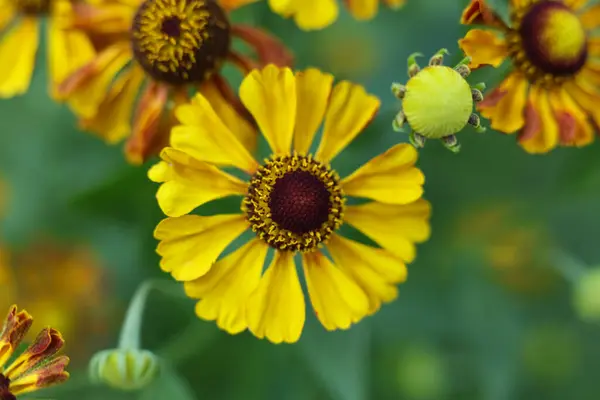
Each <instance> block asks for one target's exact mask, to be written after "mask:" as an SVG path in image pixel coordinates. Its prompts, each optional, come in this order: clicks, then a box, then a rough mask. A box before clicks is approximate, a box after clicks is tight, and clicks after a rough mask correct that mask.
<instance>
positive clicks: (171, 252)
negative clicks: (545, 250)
mask: <svg viewBox="0 0 600 400" xmlns="http://www.w3.org/2000/svg"><path fill="white" fill-rule="evenodd" d="M247 228H248V223H247V222H246V219H245V216H244V215H241V214H233V215H215V216H211V217H202V216H199V215H185V216H183V217H179V218H166V219H163V220H162V221H161V222H160V223H159V224H158V226H157V227H156V230H155V231H154V237H155V238H156V239H158V240H160V243H159V244H158V247H157V249H156V252H157V253H158V254H159V255H161V256H162V260H161V262H160V267H161V268H162V270H163V271H165V272H169V273H171V275H172V276H173V278H175V279H177V280H178V281H191V280H194V279H196V278H199V277H201V276H202V275H204V274H206V273H207V272H208V271H209V270H210V268H211V267H212V265H213V263H214V262H215V261H216V260H217V258H218V257H219V255H220V254H221V253H222V252H223V250H224V249H225V248H226V247H227V246H228V245H229V244H230V243H231V242H232V241H233V240H234V239H235V238H237V237H238V236H239V235H241V234H242V232H243V231H245V230H246V229H247Z"/></svg>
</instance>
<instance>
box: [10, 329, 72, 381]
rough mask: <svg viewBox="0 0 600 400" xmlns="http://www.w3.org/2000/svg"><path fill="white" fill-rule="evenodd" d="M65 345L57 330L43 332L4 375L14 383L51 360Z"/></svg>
mask: <svg viewBox="0 0 600 400" xmlns="http://www.w3.org/2000/svg"><path fill="white" fill-rule="evenodd" d="M64 344H65V341H64V339H63V338H62V335H61V334H60V332H58V331H57V330H56V329H52V328H46V329H44V330H42V331H41V332H40V333H39V334H38V336H37V338H36V339H35V341H34V342H33V343H32V344H31V345H30V346H29V347H28V348H27V350H25V351H24V352H23V353H22V354H21V355H19V357H17V359H16V360H15V361H14V362H13V363H12V364H11V365H10V366H9V367H8V368H7V369H6V370H5V371H4V375H5V376H6V377H7V378H8V379H10V380H11V381H14V380H16V379H18V378H19V377H20V376H21V375H24V374H26V373H27V372H28V371H31V370H33V369H35V368H36V367H37V366H38V365H40V364H42V363H44V362H45V361H47V360H49V359H50V358H51V357H52V356H54V355H55V354H56V353H58V352H59V351H60V349H61V348H62V347H63V345H64Z"/></svg>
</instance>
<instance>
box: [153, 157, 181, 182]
mask: <svg viewBox="0 0 600 400" xmlns="http://www.w3.org/2000/svg"><path fill="white" fill-rule="evenodd" d="M148 178H149V179H150V180H151V181H152V182H167V181H170V180H172V179H175V174H174V172H173V167H172V166H171V165H170V164H169V163H168V162H166V161H159V162H158V163H157V164H155V165H153V166H152V167H151V168H150V170H149V171H148Z"/></svg>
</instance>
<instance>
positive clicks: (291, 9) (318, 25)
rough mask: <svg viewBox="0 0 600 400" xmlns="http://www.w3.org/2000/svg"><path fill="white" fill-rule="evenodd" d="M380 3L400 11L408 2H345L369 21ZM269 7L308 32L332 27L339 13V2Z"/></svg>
mask: <svg viewBox="0 0 600 400" xmlns="http://www.w3.org/2000/svg"><path fill="white" fill-rule="evenodd" d="M230 1H232V2H235V1H237V0H230ZM241 1H242V2H249V1H248V0H241ZM254 1H256V0H254ZM380 1H383V2H384V3H385V4H386V5H387V6H389V7H391V8H393V9H399V8H400V7H402V6H403V5H404V3H406V0H344V4H345V5H346V7H347V8H348V11H350V13H351V14H352V15H353V16H354V18H356V19H358V20H369V19H372V18H373V17H375V15H376V14H377V9H378V7H379V3H380ZM269 5H270V6H271V9H272V10H273V11H274V12H276V13H277V14H279V15H281V16H282V17H284V18H290V17H293V18H294V21H295V22H296V24H297V25H298V27H299V28H300V29H303V30H306V31H310V30H316V29H323V28H325V27H327V26H329V25H331V24H332V23H333V22H335V20H336V19H337V17H338V13H339V7H338V0H269Z"/></svg>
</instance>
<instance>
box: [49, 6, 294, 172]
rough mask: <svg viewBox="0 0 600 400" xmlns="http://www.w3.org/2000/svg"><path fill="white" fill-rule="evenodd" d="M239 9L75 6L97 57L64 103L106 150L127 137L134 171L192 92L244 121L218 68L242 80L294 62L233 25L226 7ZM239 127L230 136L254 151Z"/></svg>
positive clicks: (69, 82)
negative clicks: (228, 65)
mask: <svg viewBox="0 0 600 400" xmlns="http://www.w3.org/2000/svg"><path fill="white" fill-rule="evenodd" d="M238 3H239V2H232V1H223V0H222V1H221V2H218V1H212V0H146V1H143V0H105V1H102V2H95V3H94V4H87V3H77V5H76V7H75V18H74V20H73V23H72V26H74V27H76V28H78V29H81V30H84V31H86V32H87V33H89V35H90V36H91V37H92V39H93V41H94V43H96V44H97V46H98V47H100V48H102V50H101V51H99V53H98V55H97V57H95V58H94V59H93V60H92V61H91V62H89V63H88V64H86V65H84V66H83V67H82V68H80V69H79V70H77V71H75V72H74V73H73V74H71V75H70V76H69V77H68V78H67V79H66V80H65V81H64V82H63V83H62V85H61V86H60V88H59V89H60V90H59V91H60V95H61V98H62V99H63V100H65V101H67V103H68V104H69V105H70V107H71V109H72V110H73V111H74V112H75V113H76V114H77V116H78V117H79V118H80V125H81V128H82V129H84V130H87V131H90V132H93V133H95V134H97V135H99V136H100V137H101V138H103V139H104V140H105V141H106V142H108V143H111V144H114V143H118V142H120V141H122V140H123V139H125V138H128V140H127V144H126V147H125V153H126V157H127V160H128V161H129V162H131V163H133V164H141V163H143V162H144V161H146V160H147V159H148V157H150V156H153V155H156V154H158V152H160V150H161V149H162V148H163V147H164V146H165V145H167V144H168V140H169V131H170V128H171V126H172V125H173V123H174V122H175V121H174V117H173V114H172V109H173V108H174V107H175V106H176V105H178V104H183V103H185V102H187V101H188V100H189V95H190V91H195V90H198V91H199V92H201V93H202V94H203V96H205V97H206V98H208V99H209V100H210V102H211V104H212V106H213V107H214V108H215V110H217V112H218V114H219V116H221V117H222V118H223V119H230V116H231V115H232V114H237V113H240V112H241V113H242V116H246V114H245V113H243V112H242V111H241V110H243V107H242V106H241V104H240V103H239V99H238V98H237V97H236V96H235V93H234V92H233V91H232V89H231V88H230V87H229V85H228V83H227V82H226V81H225V79H224V78H223V77H222V76H221V74H220V71H221V67H222V66H223V64H224V63H225V62H227V61H229V62H232V63H233V64H234V65H235V66H237V67H239V69H240V70H241V71H242V72H243V73H244V74H245V73H247V72H248V71H250V70H251V69H252V68H255V67H257V66H262V65H264V64H266V63H270V62H273V63H276V64H279V65H288V64H290V63H291V56H290V54H289V53H288V52H287V50H286V49H285V48H284V47H283V45H282V44H281V43H280V42H279V41H278V40H276V39H275V38H273V37H271V36H269V35H268V34H266V33H265V32H263V31H261V30H259V29H257V28H253V27H250V26H247V25H240V24H233V25H231V24H230V22H229V16H228V11H230V8H227V7H235V6H238V5H239V4H238ZM233 37H237V38H240V39H242V40H244V41H245V42H246V44H248V45H250V46H251V47H252V48H253V49H254V50H255V51H256V54H257V57H258V60H254V59H250V58H248V57H246V56H244V55H242V54H240V53H238V52H237V51H235V50H233V49H232V38H233ZM144 82H146V84H144ZM142 87H143V89H142ZM140 90H141V91H142V93H141V96H139V100H138V94H139V92H140ZM136 103H137V106H136ZM134 106H135V110H134ZM236 120H237V121H238V126H237V127H236V129H234V132H235V133H236V135H238V138H239V139H240V140H241V141H242V142H243V143H245V144H247V145H248V146H252V145H254V143H255V141H256V135H255V134H254V133H253V132H254V131H253V129H252V127H251V125H252V121H250V120H245V119H244V118H237V119H236Z"/></svg>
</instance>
